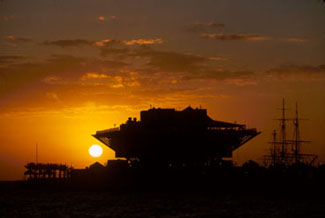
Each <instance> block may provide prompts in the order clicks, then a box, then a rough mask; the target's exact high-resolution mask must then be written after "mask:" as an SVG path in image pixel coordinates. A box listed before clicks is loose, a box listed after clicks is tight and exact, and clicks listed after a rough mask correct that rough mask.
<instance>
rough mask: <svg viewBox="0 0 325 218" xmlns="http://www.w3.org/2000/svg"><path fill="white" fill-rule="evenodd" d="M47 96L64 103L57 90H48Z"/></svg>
mask: <svg viewBox="0 0 325 218" xmlns="http://www.w3.org/2000/svg"><path fill="white" fill-rule="evenodd" d="M46 97H47V98H48V99H50V100H52V101H54V102H56V103H62V101H61V99H60V98H59V96H58V94H57V93H55V92H47V93H46Z"/></svg>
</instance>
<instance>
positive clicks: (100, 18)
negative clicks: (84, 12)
mask: <svg viewBox="0 0 325 218" xmlns="http://www.w3.org/2000/svg"><path fill="white" fill-rule="evenodd" d="M97 20H99V21H104V20H105V17H104V16H99V17H97Z"/></svg>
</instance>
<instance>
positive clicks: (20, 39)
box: [4, 35, 32, 43]
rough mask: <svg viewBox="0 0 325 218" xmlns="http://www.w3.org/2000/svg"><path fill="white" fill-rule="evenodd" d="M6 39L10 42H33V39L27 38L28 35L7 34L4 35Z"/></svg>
mask: <svg viewBox="0 0 325 218" xmlns="http://www.w3.org/2000/svg"><path fill="white" fill-rule="evenodd" d="M4 40H5V41H7V42H9V43H24V42H31V41H32V39H30V38H26V37H15V36H12V35H10V36H6V37H4Z"/></svg>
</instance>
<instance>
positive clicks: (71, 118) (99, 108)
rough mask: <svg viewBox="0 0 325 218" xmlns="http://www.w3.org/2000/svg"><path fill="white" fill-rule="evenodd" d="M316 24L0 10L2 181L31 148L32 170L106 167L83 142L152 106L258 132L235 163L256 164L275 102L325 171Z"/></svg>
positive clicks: (290, 16) (99, 5) (318, 19)
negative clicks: (199, 112) (202, 114)
mask: <svg viewBox="0 0 325 218" xmlns="http://www.w3.org/2000/svg"><path fill="white" fill-rule="evenodd" d="M324 21H325V4H324V3H323V2H322V1H319V0H286V1H283V0H272V1H267V0H246V1H237V0H202V1H198V0H164V1H159V0H29V1H21V0H10V1H9V0H1V1H0V180H12V179H22V178H23V172H24V165H25V164H26V163H27V162H29V161H35V147H36V144H37V145H38V148H39V161H40V162H56V163H65V164H67V165H69V166H70V165H72V166H73V167H75V168H83V167H86V166H89V165H90V164H92V163H93V162H95V161H99V162H101V163H105V162H106V161H107V160H108V159H112V158H114V157H115V156H114V155H115V154H114V151H112V150H110V149H109V148H107V147H106V146H104V145H103V144H101V143H100V142H99V141H97V140H96V139H95V138H93V137H92V136H91V135H92V134H95V132H96V131H97V130H103V129H108V128H112V127H114V126H116V125H120V124H122V123H124V122H125V121H126V120H127V118H128V117H137V118H139V114H140V111H141V110H146V109H149V107H150V106H154V107H162V108H176V109H177V110H181V109H184V108H185V107H187V106H192V107H202V108H206V109H207V110H208V115H209V116H210V117H211V118H213V119H215V120H222V121H227V122H235V121H236V122H237V123H243V124H246V125H247V126H248V127H251V128H257V129H258V130H259V131H262V133H261V134H260V135H259V136H257V137H256V138H254V139H253V140H251V141H250V142H248V143H247V144H245V145H244V146H242V147H241V148H239V149H238V150H236V151H235V152H234V154H233V160H234V161H235V162H236V163H237V164H242V163H243V162H245V161H247V160H250V159H252V160H255V161H258V162H260V163H261V162H262V158H263V155H265V154H268V152H269V146H270V145H269V144H268V142H269V141H270V140H271V133H272V131H273V129H274V128H277V127H278V126H279V125H278V123H277V121H275V120H274V119H276V118H278V117H279V116H280V111H279V110H277V108H279V107H281V103H282V98H285V101H286V105H287V107H288V110H287V114H288V117H293V116H294V108H295V103H296V102H298V107H299V113H300V115H301V117H303V118H308V120H306V121H303V122H301V136H302V138H303V139H305V140H310V141H311V143H309V144H306V145H304V146H303V148H302V150H303V151H304V152H306V153H314V154H317V155H318V162H319V163H321V162H325V134H324V130H323V126H324V124H325V116H324V111H325V102H324V100H325V28H324ZM290 124H291V123H288V125H290ZM288 135H289V136H291V135H293V131H292V129H290V128H289V129H288ZM92 144H99V145H101V146H102V147H103V148H104V152H103V155H102V156H101V157H100V158H93V157H91V156H90V155H89V154H88V148H89V147H90V146H91V145H92Z"/></svg>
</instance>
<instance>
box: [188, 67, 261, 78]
mask: <svg viewBox="0 0 325 218" xmlns="http://www.w3.org/2000/svg"><path fill="white" fill-rule="evenodd" d="M255 75H256V74H255V72H253V71H245V70H241V71H230V70H224V69H219V70H205V71H202V72H200V73H197V74H190V75H185V76H184V79H185V80H192V79H212V80H231V79H242V80H243V79H252V78H253V77H254V76H255Z"/></svg>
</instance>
